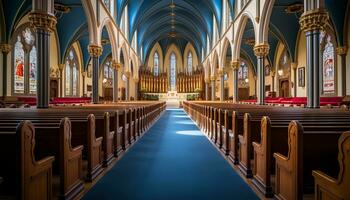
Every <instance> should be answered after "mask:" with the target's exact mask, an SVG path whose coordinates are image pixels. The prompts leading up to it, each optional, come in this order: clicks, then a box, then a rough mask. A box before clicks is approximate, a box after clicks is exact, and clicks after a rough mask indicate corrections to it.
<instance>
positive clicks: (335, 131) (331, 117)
mask: <svg viewBox="0 0 350 200" xmlns="http://www.w3.org/2000/svg"><path fill="white" fill-rule="evenodd" d="M243 107H245V106H243ZM221 108H222V107H221ZM221 108H213V107H207V106H203V105H193V103H191V105H190V106H189V105H188V103H187V105H186V102H185V103H184V109H185V110H186V112H187V113H189V115H190V116H191V117H192V118H193V119H194V120H195V121H197V123H199V126H200V127H201V128H202V130H203V131H204V132H205V133H207V134H208V137H209V138H211V139H213V142H216V143H220V142H221V144H217V145H218V147H219V148H220V147H221V150H222V151H223V152H224V153H225V154H226V155H230V153H231V152H230V149H231V148H232V143H233V140H229V139H227V138H228V137H229V138H232V137H234V135H235V134H234V133H238V131H237V130H235V128H234V127H232V126H235V125H239V126H240V127H241V129H243V130H242V134H237V136H238V137H234V140H238V141H237V142H238V143H237V144H238V145H237V146H236V147H238V146H239V148H237V153H236V155H235V156H233V158H234V159H232V160H233V162H234V163H235V164H239V169H241V171H242V172H243V174H245V175H248V177H250V178H251V177H253V174H254V178H253V184H254V185H256V186H257V188H258V189H260V190H261V192H262V193H264V194H265V195H266V196H267V197H271V196H272V195H273V193H272V186H271V174H272V173H273V174H275V173H274V170H275V169H277V167H275V166H274V164H273V163H274V159H273V153H274V152H278V153H280V154H277V155H280V156H282V155H288V152H290V150H288V141H289V140H288V137H287V136H288V135H287V133H288V125H289V122H290V121H292V120H293V119H299V121H300V122H301V123H303V125H304V131H305V132H304V135H305V138H306V139H308V140H310V141H311V142H315V141H317V144H315V145H314V146H313V147H315V149H312V148H309V146H305V147H304V150H305V151H306V153H305V155H304V157H308V158H309V159H308V160H307V161H308V163H307V166H303V165H302V164H301V165H300V166H299V168H302V169H304V172H305V173H306V175H304V181H302V183H303V184H304V185H302V184H299V185H302V186H301V188H302V190H301V191H298V192H296V191H295V190H294V191H293V192H294V193H295V194H296V195H297V196H288V195H292V194H293V192H290V191H292V190H291V188H288V189H286V190H284V191H286V193H280V191H281V189H280V188H285V187H286V185H287V186H288V184H286V182H285V181H283V182H277V183H276V186H275V188H276V189H275V192H276V193H277V194H276V196H275V197H276V198H277V199H283V198H281V197H283V196H287V197H288V198H286V199H298V198H300V195H303V194H304V193H308V192H310V191H311V190H310V189H311V188H310V187H312V186H313V182H312V180H311V179H312V176H311V170H312V167H313V166H316V165H318V167H319V168H318V169H321V170H323V171H326V172H330V174H331V175H333V176H335V174H334V172H335V171H337V168H334V167H333V168H331V167H329V165H327V164H329V163H330V162H331V163H332V162H334V159H336V155H335V152H336V151H334V149H336V148H335V146H336V145H334V144H335V143H336V142H334V141H336V140H337V139H338V138H339V135H340V133H341V132H344V131H346V130H350V125H349V124H350V120H349V112H341V113H334V112H327V111H322V112H323V113H321V115H319V114H318V115H317V113H318V112H314V113H313V114H305V113H304V112H302V111H301V110H299V111H298V110H297V112H294V113H288V114H286V113H287V112H286V111H288V110H284V111H282V112H280V113H278V112H273V114H271V115H270V117H271V118H272V121H273V123H272V126H271V120H270V119H269V118H268V117H264V118H263V119H264V120H263V121H264V122H265V123H266V122H269V123H267V124H268V129H269V130H270V132H269V133H270V134H269V135H270V136H271V137H272V136H273V137H275V138H273V139H269V140H268V141H267V139H266V138H265V139H264V138H263V135H266V134H263V130H266V124H265V125H264V124H263V123H262V122H261V117H262V116H263V115H264V114H266V113H267V112H262V111H260V112H259V109H264V108H263V107H261V106H259V107H254V106H253V107H252V108H249V107H248V108H249V109H248V111H250V112H252V113H254V111H255V113H254V115H256V119H254V123H253V125H252V123H251V122H252V121H253V120H252V117H251V116H250V115H249V114H244V115H243V121H241V123H237V122H238V120H237V118H238V116H239V115H238V114H237V112H236V111H232V110H225V109H221ZM237 108H238V109H237ZM245 108H246V109H247V107H245ZM265 109H266V107H265ZM223 110H224V111H223ZM235 110H239V107H237V106H236V109H235ZM243 110H244V109H243ZM293 111H295V110H293ZM229 112H231V113H232V119H228V116H229V115H228V114H229ZM240 112H242V110H240ZM269 112H270V110H269ZM243 113H244V112H243ZM257 113H260V115H257ZM207 116H208V117H207ZM241 116H242V115H241ZM318 117H319V118H318ZM208 118H209V119H208ZM259 118H260V120H258V119H259ZM222 119H224V120H222ZM266 119H268V120H266ZM230 122H231V124H230ZM242 122H243V123H242ZM248 122H249V123H248ZM257 122H259V123H257ZM260 123H261V124H260ZM242 124H243V125H242ZM258 124H259V125H258ZM260 125H261V127H260ZM230 127H232V129H231V130H230ZM260 128H261V138H260ZM233 130H234V131H233ZM252 130H254V131H252ZM247 133H249V135H247ZM251 133H254V135H252V134H251ZM257 133H258V134H257ZM272 133H273V134H272ZM304 135H303V136H304ZM326 136H327V137H328V138H327V137H326ZM257 137H258V138H257ZM329 137H330V138H333V139H330V138H329ZM306 139H305V140H306ZM272 141H279V142H277V143H276V142H272ZM331 141H333V142H332V145H331V146H327V145H324V144H323V143H327V142H328V143H329V142H331ZM263 143H265V149H263V148H260V149H258V148H257V147H258V146H259V145H262V144H263ZM312 144H313V143H312ZM301 145H302V144H301ZM225 146H226V148H227V149H229V151H228V150H227V149H225ZM253 147H254V149H253ZM276 147H279V148H280V149H278V148H276ZM281 147H282V149H281ZM234 148H235V147H234ZM267 149H268V150H269V152H267ZM289 149H290V147H289ZM322 149H325V151H324V152H326V153H328V154H326V155H327V158H328V159H326V156H324V158H323V159H321V160H317V159H316V158H317V156H316V158H315V156H314V155H317V152H318V151H319V152H321V151H322ZM253 150H255V153H253V152H254V151H253ZM248 151H249V153H248ZM229 152H230V153H229ZM331 152H333V153H331ZM266 155H267V156H266ZM259 156H260V159H259ZM230 157H231V158H232V156H230ZM251 158H255V160H254V162H253V166H254V168H253V167H251V166H250V165H251V162H250V161H251ZM312 159H313V162H310V160H312ZM266 163H268V165H266ZM303 163H304V164H305V163H306V162H303ZM313 164H314V165H313ZM247 165H249V168H247ZM276 166H277V165H276ZM280 168H281V167H279V168H278V169H280ZM247 169H248V170H247ZM289 169H290V168H289ZM252 170H254V171H253V172H252ZM332 172H333V173H332ZM277 174H278V175H280V174H281V173H277ZM262 177H263V178H262ZM279 178H280V179H283V180H285V179H286V178H285V177H282V178H281V176H277V175H276V180H278V179H279ZM288 180H294V179H288ZM295 180H296V179H295ZM266 181H268V187H266V186H267V185H266ZM278 183H280V184H278ZM290 184H292V183H290ZM293 184H295V182H294V183H293ZM287 194H288V195H287ZM298 195H299V196H298ZM319 196H320V195H319Z"/></svg>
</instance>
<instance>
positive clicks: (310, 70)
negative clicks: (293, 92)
mask: <svg viewBox="0 0 350 200" xmlns="http://www.w3.org/2000/svg"><path fill="white" fill-rule="evenodd" d="M309 7H312V5H310V6H307V9H306V11H305V12H304V13H303V14H302V16H301V17H300V20H299V23H300V29H301V30H303V31H304V32H305V34H306V50H307V53H306V70H307V77H308V82H307V97H308V98H307V107H309V108H319V107H320V92H321V83H320V82H321V81H320V75H321V73H320V72H321V71H322V70H321V69H320V68H321V65H320V31H321V30H322V29H323V28H324V27H325V25H326V23H327V21H328V19H329V16H328V13H327V11H325V10H324V9H320V8H313V9H312V10H308V8H309Z"/></svg>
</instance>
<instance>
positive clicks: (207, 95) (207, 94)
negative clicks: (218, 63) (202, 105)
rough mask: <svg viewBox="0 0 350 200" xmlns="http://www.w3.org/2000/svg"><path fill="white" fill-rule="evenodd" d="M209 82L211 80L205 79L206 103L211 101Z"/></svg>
mask: <svg viewBox="0 0 350 200" xmlns="http://www.w3.org/2000/svg"><path fill="white" fill-rule="evenodd" d="M209 82H210V79H209V78H206V79H205V100H206V101H209Z"/></svg>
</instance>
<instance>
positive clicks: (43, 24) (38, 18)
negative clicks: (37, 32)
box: [29, 11, 57, 32]
mask: <svg viewBox="0 0 350 200" xmlns="http://www.w3.org/2000/svg"><path fill="white" fill-rule="evenodd" d="M29 21H30V22H31V24H32V25H33V26H34V27H35V28H37V29H43V30H46V31H48V32H53V31H54V30H55V28H56V24H57V19H56V17H55V15H53V14H50V13H44V12H39V11H33V12H31V13H30V14H29Z"/></svg>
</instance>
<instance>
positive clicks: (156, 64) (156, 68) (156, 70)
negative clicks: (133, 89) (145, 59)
mask: <svg viewBox="0 0 350 200" xmlns="http://www.w3.org/2000/svg"><path fill="white" fill-rule="evenodd" d="M153 59H154V61H153V65H154V66H153V74H154V76H158V75H159V56H158V52H155V53H154V58H153Z"/></svg>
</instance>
